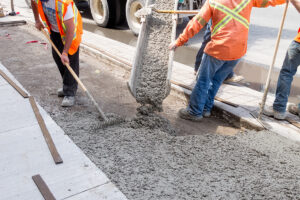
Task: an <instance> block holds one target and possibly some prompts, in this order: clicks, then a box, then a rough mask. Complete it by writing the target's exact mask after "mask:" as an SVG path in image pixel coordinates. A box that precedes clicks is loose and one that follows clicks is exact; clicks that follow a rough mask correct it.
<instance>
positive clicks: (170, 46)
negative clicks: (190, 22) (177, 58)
mask: <svg viewBox="0 0 300 200" xmlns="http://www.w3.org/2000/svg"><path fill="white" fill-rule="evenodd" d="M176 48H177V45H176V41H174V42H172V43H170V45H169V50H174V51H175V50H176Z"/></svg>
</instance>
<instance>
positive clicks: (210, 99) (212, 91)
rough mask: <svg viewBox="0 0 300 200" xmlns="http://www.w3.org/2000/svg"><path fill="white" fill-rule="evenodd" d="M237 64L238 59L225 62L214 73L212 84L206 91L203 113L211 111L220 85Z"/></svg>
mask: <svg viewBox="0 0 300 200" xmlns="http://www.w3.org/2000/svg"><path fill="white" fill-rule="evenodd" d="M238 62H239V59H237V60H232V61H225V62H224V64H223V66H222V67H220V68H219V69H218V70H217V71H216V73H215V75H214V77H213V78H212V81H211V83H212V84H211V86H210V88H209V90H208V95H207V99H206V103H205V107H204V111H205V112H210V111H211V109H212V107H213V105H214V99H215V96H216V94H217V92H218V90H219V88H220V86H221V84H222V83H223V81H224V80H225V79H226V78H227V77H228V75H229V74H230V73H231V72H232V71H233V69H234V67H235V66H236V65H237V63H238Z"/></svg>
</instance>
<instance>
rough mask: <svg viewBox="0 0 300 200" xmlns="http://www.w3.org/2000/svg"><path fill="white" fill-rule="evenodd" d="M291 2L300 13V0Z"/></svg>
mask: <svg viewBox="0 0 300 200" xmlns="http://www.w3.org/2000/svg"><path fill="white" fill-rule="evenodd" d="M290 2H291V3H292V4H293V5H294V7H295V8H296V9H297V11H298V12H299V13H300V1H299V0H290Z"/></svg>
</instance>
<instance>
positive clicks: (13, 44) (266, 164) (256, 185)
mask: <svg viewBox="0 0 300 200" xmlns="http://www.w3.org/2000/svg"><path fill="white" fill-rule="evenodd" d="M27 31H30V30H28V29H26V28H25V27H23V28H21V29H20V28H17V27H14V28H9V29H6V30H3V29H0V36H2V35H5V34H6V33H10V34H11V39H10V40H9V39H5V38H1V40H0V44H1V45H3V46H5V47H6V49H3V48H2V49H0V59H1V62H2V63H3V64H4V65H5V66H6V67H7V68H8V69H9V70H10V71H11V72H12V73H13V75H14V76H15V77H16V78H17V79H18V80H19V81H20V82H21V84H22V85H23V86H24V87H25V88H26V89H27V90H28V91H29V92H30V93H31V95H33V96H34V97H35V98H36V100H37V101H38V102H39V104H40V105H41V106H42V107H43V108H44V109H45V110H46V111H47V112H48V113H49V114H50V115H51V117H53V119H54V120H55V121H56V122H57V123H58V124H59V125H60V126H61V127H62V128H63V130H64V131H65V133H66V134H68V135H69V136H70V137H71V139H72V140H73V141H74V142H75V143H76V144H77V145H78V146H79V147H80V148H81V149H82V150H83V151H84V152H85V153H86V154H87V156H88V157H89V158H90V159H91V160H92V161H93V162H94V163H95V164H96V165H97V166H98V167H99V168H101V169H102V170H103V171H104V172H105V173H106V174H107V175H108V177H109V178H110V179H111V180H112V181H113V182H114V183H115V184H116V185H117V186H118V187H119V188H120V190H121V191H122V192H123V193H124V194H125V195H126V196H127V197H128V199H132V200H140V199H153V200H174V199H176V200H177V199H180V200H196V199H197V200H198V199H299V196H300V188H299V186H300V182H299V178H298V177H299V176H300V170H299V165H300V146H299V144H297V143H294V142H292V141H289V140H287V139H285V138H282V137H280V136H278V135H276V134H273V133H269V132H259V133H257V132H248V131H244V132H242V131H241V130H239V129H234V128H233V127H231V126H230V125H229V124H227V123H225V122H224V121H222V120H221V119H218V118H215V117H213V118H206V119H204V120H203V122H201V123H193V122H190V121H185V120H182V119H180V118H178V117H176V111H177V110H178V109H179V108H181V107H185V103H186V102H184V101H181V100H179V99H178V98H176V97H175V96H173V95H170V96H169V97H168V98H167V99H166V101H165V102H164V105H163V106H164V110H165V111H164V114H163V116H164V117H165V118H167V119H168V120H167V121H162V120H160V119H158V118H157V117H156V116H150V117H154V118H156V119H157V120H158V121H159V123H158V124H157V123H154V124H152V125H151V124H150V123H148V122H147V123H146V125H147V126H145V124H144V122H145V118H144V117H143V120H141V118H139V117H137V118H134V117H135V113H136V107H137V106H138V105H137V104H136V102H135V100H134V99H133V98H132V97H131V95H130V93H129V91H128V90H127V86H126V80H128V77H129V74H128V72H127V71H126V70H124V69H122V68H119V67H117V66H107V65H106V64H104V63H102V62H101V61H99V60H96V59H94V58H92V57H90V56H87V55H84V54H81V61H80V66H81V74H80V77H81V79H82V81H83V82H84V84H85V85H86V86H87V88H88V89H89V90H90V91H91V92H92V94H93V95H94V97H95V99H96V100H97V102H99V104H100V105H101V106H102V107H103V109H104V111H106V112H113V113H116V114H119V115H123V116H125V117H127V118H130V119H133V120H131V121H127V122H125V123H122V124H119V125H117V126H112V127H108V128H107V129H98V130H97V129H93V128H92V127H93V126H92V125H93V124H97V123H98V122H99V119H98V113H97V111H96V110H95V108H94V106H93V105H92V104H91V103H89V101H88V99H87V97H86V96H84V94H83V92H82V91H80V90H79V92H78V96H77V103H76V105H75V106H74V107H72V108H62V107H60V106H59V104H60V102H61V98H58V97H57V96H56V89H57V88H58V87H60V86H61V77H60V75H59V72H58V70H57V68H56V66H55V63H54V61H53V59H52V57H51V56H50V55H51V52H50V49H48V50H46V49H44V46H42V45H40V44H38V43H32V44H25V42H26V41H30V40H37V39H38V37H37V35H33V34H37V32H34V33H31V34H28V33H27ZM31 31H32V30H31ZM40 37H41V38H43V37H42V36H41V35H40ZM39 40H42V39H39ZM7 49H14V51H7ZM33 55H34V56H33ZM108 91H109V92H108ZM146 121H147V119H146ZM150 121H153V120H152V119H150ZM169 122H170V124H171V126H172V127H173V129H172V130H173V131H172V130H171V128H170V127H169V126H168V125H170V124H169ZM149 124H150V125H151V126H148V125H149ZM170 130H171V131H170ZM220 134H221V135H220Z"/></svg>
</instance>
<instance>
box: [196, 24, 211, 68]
mask: <svg viewBox="0 0 300 200" xmlns="http://www.w3.org/2000/svg"><path fill="white" fill-rule="evenodd" d="M210 27H211V20H210V21H209V22H208V23H207V24H206V29H205V32H204V36H203V42H202V44H201V47H200V49H199V51H198V53H197V56H196V62H195V65H194V66H195V71H196V72H197V71H198V69H199V66H200V64H201V62H202V57H203V53H204V49H205V47H206V45H207V43H208V42H210V40H211V31H210Z"/></svg>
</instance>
